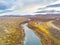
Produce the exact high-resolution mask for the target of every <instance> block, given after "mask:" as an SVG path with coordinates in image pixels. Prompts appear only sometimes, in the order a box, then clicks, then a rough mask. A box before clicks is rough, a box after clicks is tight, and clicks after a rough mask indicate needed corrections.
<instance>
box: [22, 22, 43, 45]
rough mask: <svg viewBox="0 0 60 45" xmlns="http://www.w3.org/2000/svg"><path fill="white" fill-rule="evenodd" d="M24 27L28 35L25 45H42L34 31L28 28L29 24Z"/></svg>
mask: <svg viewBox="0 0 60 45" xmlns="http://www.w3.org/2000/svg"><path fill="white" fill-rule="evenodd" d="M22 27H23V29H24V30H25V34H26V36H25V41H24V45H42V44H41V42H40V39H39V38H38V37H37V36H36V34H35V33H34V32H33V30H31V29H30V28H28V27H27V23H26V24H22Z"/></svg>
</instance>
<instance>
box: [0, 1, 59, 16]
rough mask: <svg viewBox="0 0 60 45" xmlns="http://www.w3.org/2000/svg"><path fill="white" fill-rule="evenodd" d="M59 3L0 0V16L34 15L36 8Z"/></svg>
mask: <svg viewBox="0 0 60 45" xmlns="http://www.w3.org/2000/svg"><path fill="white" fill-rule="evenodd" d="M55 3H60V1H59V0H0V15H6V14H7V15H8V14H12V15H18V14H19V15H21V14H22V15H25V14H34V12H36V11H37V9H38V8H42V7H45V6H46V5H50V4H55Z"/></svg>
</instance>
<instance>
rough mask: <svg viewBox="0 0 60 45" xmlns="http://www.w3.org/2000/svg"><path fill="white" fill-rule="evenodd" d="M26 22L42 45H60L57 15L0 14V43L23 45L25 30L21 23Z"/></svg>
mask: <svg viewBox="0 0 60 45" xmlns="http://www.w3.org/2000/svg"><path fill="white" fill-rule="evenodd" d="M26 23H27V24H28V25H27V27H29V28H30V29H32V30H33V31H34V33H35V34H36V35H37V36H38V38H39V39H41V40H40V41H41V43H42V45H60V16H59V15H33V16H32V15H29V16H1V17H0V45H24V40H25V31H24V29H23V27H22V26H21V25H22V24H26Z"/></svg>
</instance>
